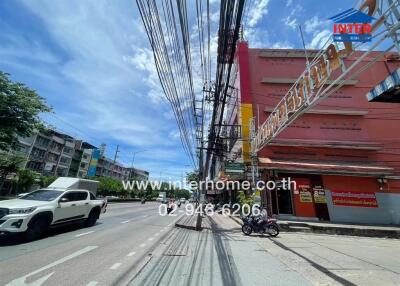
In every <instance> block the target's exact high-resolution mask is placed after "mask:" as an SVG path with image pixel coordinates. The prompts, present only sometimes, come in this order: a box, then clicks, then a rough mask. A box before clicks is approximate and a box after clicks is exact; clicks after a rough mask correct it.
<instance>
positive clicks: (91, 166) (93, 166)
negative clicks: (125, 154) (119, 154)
mask: <svg viewBox="0 0 400 286" xmlns="http://www.w3.org/2000/svg"><path fill="white" fill-rule="evenodd" d="M99 159H100V150H98V149H95V150H93V152H92V159H91V160H90V164H89V169H88V172H87V175H88V177H94V176H96V168H97V162H98V161H99Z"/></svg>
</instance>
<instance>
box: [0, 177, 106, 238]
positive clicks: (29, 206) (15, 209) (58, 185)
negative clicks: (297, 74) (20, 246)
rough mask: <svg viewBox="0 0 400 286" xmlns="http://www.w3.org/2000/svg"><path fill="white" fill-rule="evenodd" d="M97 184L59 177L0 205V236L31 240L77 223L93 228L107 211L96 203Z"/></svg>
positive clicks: (102, 204)
mask: <svg viewBox="0 0 400 286" xmlns="http://www.w3.org/2000/svg"><path fill="white" fill-rule="evenodd" d="M97 183H98V182H97V181H92V180H83V179H77V178H65V177H61V178H58V179H57V180H56V181H54V183H52V184H51V185H50V186H49V187H47V188H44V189H39V190H37V191H34V192H31V193H28V194H26V195H24V196H22V197H20V198H18V199H12V200H6V201H0V233H23V234H24V236H25V238H26V240H33V239H36V238H39V237H41V236H42V235H43V234H44V233H45V232H46V231H47V230H48V228H49V227H52V226H57V225H61V224H65V223H71V222H78V221H84V222H85V225H86V226H88V227H90V226H93V225H94V224H95V223H96V221H97V219H98V218H99V217H100V213H102V212H105V209H106V207H107V202H106V201H105V200H98V199H96V196H95V194H96V191H97Z"/></svg>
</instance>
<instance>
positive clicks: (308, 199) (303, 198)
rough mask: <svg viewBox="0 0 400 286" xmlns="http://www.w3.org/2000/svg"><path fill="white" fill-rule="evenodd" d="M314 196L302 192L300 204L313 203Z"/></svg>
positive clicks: (308, 192)
mask: <svg viewBox="0 0 400 286" xmlns="http://www.w3.org/2000/svg"><path fill="white" fill-rule="evenodd" d="M312 201H313V200H312V196H311V192H310V191H306V190H300V202H302V203H312Z"/></svg>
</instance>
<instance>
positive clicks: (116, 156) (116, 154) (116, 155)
mask: <svg viewBox="0 0 400 286" xmlns="http://www.w3.org/2000/svg"><path fill="white" fill-rule="evenodd" d="M118 153H119V145H117V150H115V155H114V161H113V164H114V165H115V162H116V161H117V158H118Z"/></svg>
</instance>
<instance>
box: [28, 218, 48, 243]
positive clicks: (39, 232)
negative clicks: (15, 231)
mask: <svg viewBox="0 0 400 286" xmlns="http://www.w3.org/2000/svg"><path fill="white" fill-rule="evenodd" d="M49 225H50V223H49V220H48V219H46V218H45V217H38V218H34V219H33V220H31V221H30V222H29V224H28V229H27V230H26V231H25V233H24V240H26V241H32V240H36V239H38V238H41V237H43V235H44V234H45V233H46V232H47V230H48V228H49Z"/></svg>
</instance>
